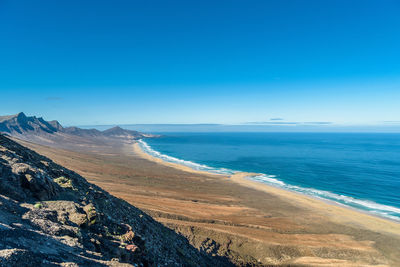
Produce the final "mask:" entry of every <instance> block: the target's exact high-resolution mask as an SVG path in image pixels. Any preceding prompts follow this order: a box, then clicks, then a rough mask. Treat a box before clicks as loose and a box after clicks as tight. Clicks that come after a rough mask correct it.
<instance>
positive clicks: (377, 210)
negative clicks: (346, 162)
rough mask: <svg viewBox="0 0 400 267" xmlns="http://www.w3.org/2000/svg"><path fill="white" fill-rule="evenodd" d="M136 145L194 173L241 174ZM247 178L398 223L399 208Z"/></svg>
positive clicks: (271, 177)
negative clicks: (194, 171)
mask: <svg viewBox="0 0 400 267" xmlns="http://www.w3.org/2000/svg"><path fill="white" fill-rule="evenodd" d="M138 144H139V146H140V148H141V149H142V150H143V151H144V152H145V153H147V154H149V155H151V156H153V157H156V158H159V159H161V160H164V161H166V162H170V163H175V164H180V165H184V166H187V167H189V168H191V169H193V170H196V171H206V172H209V173H213V174H223V175H233V174H235V173H239V172H241V171H236V170H231V169H227V168H214V167H210V166H207V165H204V164H199V163H196V162H192V161H188V160H183V159H179V158H176V157H172V156H169V155H166V154H162V153H160V152H158V151H156V150H154V149H153V148H152V147H151V146H150V145H149V144H147V143H146V142H145V141H143V140H142V139H141V140H138ZM247 178H248V179H251V180H253V181H256V182H259V183H263V184H267V185H270V186H274V187H278V188H281V189H285V190H289V191H293V192H297V193H301V194H303V195H307V196H311V197H314V198H318V199H321V200H328V201H333V202H335V203H336V204H339V205H343V206H346V207H351V208H356V209H359V210H361V211H364V212H365V211H367V212H370V213H371V214H374V215H377V216H380V217H384V218H387V219H391V220H394V221H398V222H400V208H396V207H392V206H388V205H383V204H379V203H376V202H373V201H370V200H362V199H357V198H353V197H350V196H346V195H341V194H336V193H333V192H330V191H325V190H318V189H314V188H307V187H301V186H297V185H291V184H287V183H285V182H284V181H281V180H279V179H277V177H276V176H275V175H268V174H263V173H260V174H257V175H251V176H250V175H249V176H248V177H247Z"/></svg>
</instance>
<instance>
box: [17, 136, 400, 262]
mask: <svg viewBox="0 0 400 267" xmlns="http://www.w3.org/2000/svg"><path fill="white" fill-rule="evenodd" d="M20 142H21V143H23V144H24V145H26V146H28V147H29V148H31V149H34V150H35V151H37V152H39V153H41V154H43V155H45V156H47V157H49V158H51V159H52V160H54V161H55V162H57V163H59V164H61V165H63V166H65V167H67V168H70V169H72V170H74V171H76V172H78V173H79V174H81V175H82V176H84V177H86V178H87V179H88V180H89V181H90V182H92V183H95V184H96V185H98V186H100V187H102V188H103V189H105V190H107V191H108V192H110V193H111V194H113V195H115V196H117V197H119V198H122V199H124V200H126V201H128V202H129V203H131V204H133V205H135V206H136V207H138V208H140V209H142V210H144V211H145V212H146V213H148V214H149V215H151V216H152V217H153V218H155V219H156V220H157V221H159V222H160V223H162V224H164V225H165V226H167V227H169V228H171V229H173V230H175V231H176V232H178V233H180V234H182V235H183V236H185V237H186V238H187V239H188V240H189V242H190V243H191V244H192V245H193V246H195V247H197V248H199V249H203V250H204V251H207V252H208V253H211V254H214V255H221V256H224V257H228V258H229V259H230V260H231V261H232V262H234V263H235V264H236V265H239V266H240V265H246V264H250V265H253V266H265V265H269V266H288V265H290V266H399V265H400V253H399V247H400V225H399V224H398V223H395V222H392V221H388V220H385V219H382V218H379V217H374V216H371V215H369V214H365V213H362V212H358V211H356V210H352V209H348V208H345V207H342V206H339V205H333V204H331V203H327V202H324V201H321V200H317V199H314V198H311V197H307V196H304V195H300V194H298V193H293V192H289V191H286V190H283V189H279V188H274V187H271V186H267V185H263V184H260V183H258V182H254V181H251V180H249V179H247V178H246V177H247V176H248V175H249V174H246V173H238V174H236V175H233V176H231V177H228V176H223V175H214V174H210V173H206V172H201V171H194V170H192V169H190V168H188V167H185V166H181V165H178V164H173V163H169V162H164V161H162V160H161V159H158V158H154V157H152V156H150V155H148V154H146V153H144V152H143V151H142V150H141V149H140V147H139V146H138V145H137V144H132V143H113V144H90V146H89V145H88V146H82V145H79V146H78V145H71V144H69V145H68V144H65V145H64V147H57V148H56V147H49V146H42V145H37V144H32V143H27V142H23V141H20Z"/></svg>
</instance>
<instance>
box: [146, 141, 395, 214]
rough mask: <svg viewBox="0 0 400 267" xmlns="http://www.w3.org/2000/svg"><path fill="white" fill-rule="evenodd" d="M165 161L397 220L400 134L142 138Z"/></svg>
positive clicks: (149, 150)
mask: <svg viewBox="0 0 400 267" xmlns="http://www.w3.org/2000/svg"><path fill="white" fill-rule="evenodd" d="M140 146H141V147H142V149H143V150H144V151H145V152H147V153H149V154H151V155H153V156H155V157H158V158H161V159H163V160H165V161H169V162H173V163H178V164H182V165H185V166H188V167H190V168H192V169H195V170H201V171H208V172H212V173H218V174H227V175H229V174H233V173H235V172H237V171H244V172H254V173H260V175H256V176H253V177H250V179H252V180H255V181H258V182H261V183H265V184H268V185H272V186H276V187H279V188H283V189H287V190H290V191H295V192H298V193H302V194H305V195H310V196H313V197H316V198H321V199H325V200H330V201H334V202H336V203H339V204H342V205H346V206H350V207H353V208H357V209H360V210H363V211H368V212H370V213H373V214H376V215H379V216H382V217H386V218H389V219H392V220H396V221H400V194H399V192H400V135H398V134H366V133H167V134H165V135H163V137H161V138H155V139H146V140H142V141H140Z"/></svg>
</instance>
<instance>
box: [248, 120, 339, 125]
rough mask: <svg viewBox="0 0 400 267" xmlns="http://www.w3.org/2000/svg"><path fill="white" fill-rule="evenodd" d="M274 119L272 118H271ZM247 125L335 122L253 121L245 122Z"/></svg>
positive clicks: (328, 122) (323, 122)
mask: <svg viewBox="0 0 400 267" xmlns="http://www.w3.org/2000/svg"><path fill="white" fill-rule="evenodd" d="M271 120H272V119H271ZM244 124H247V125H251V124H254V125H328V124H333V122H330V121H305V122H303V121H280V120H279V121H253V122H245V123H244Z"/></svg>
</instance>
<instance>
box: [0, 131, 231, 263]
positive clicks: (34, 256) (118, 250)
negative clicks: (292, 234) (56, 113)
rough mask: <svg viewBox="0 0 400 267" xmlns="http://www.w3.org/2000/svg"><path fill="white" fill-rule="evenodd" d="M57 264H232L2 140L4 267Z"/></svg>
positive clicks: (0, 238) (0, 257)
mask: <svg viewBox="0 0 400 267" xmlns="http://www.w3.org/2000/svg"><path fill="white" fill-rule="evenodd" d="M54 265H64V266H117V265H121V266H125V265H126V266H132V265H133V266H225V265H230V264H229V263H228V262H227V261H225V260H220V259H215V258H212V257H210V256H208V255H206V254H205V253H202V252H199V251H198V250H196V249H195V248H193V247H192V246H190V245H189V243H188V241H187V240H186V239H185V238H183V237H182V236H180V235H178V234H176V233H175V232H173V231H172V230H170V229H168V228H166V227H164V226H162V225H161V224H159V223H157V222H156V221H154V220H153V219H152V218H151V217H149V216H148V215H146V214H145V213H143V212H142V211H141V210H139V209H137V208H135V207H133V206H131V205H129V204H128V203H126V202H125V201H122V200H120V199H117V198H115V197H113V196H111V195H110V194H108V193H107V192H105V191H103V190H102V189H100V188H99V187H97V186H95V185H92V184H89V183H88V182H87V181H86V180H85V179H84V178H82V177H81V176H79V175H78V174H76V173H74V172H72V171H70V170H68V169H65V168H63V167H61V166H59V165H57V164H55V163H53V162H52V161H51V160H49V159H47V158H45V157H43V156H40V155H38V154H37V153H35V152H33V151H31V150H29V149H27V148H25V147H23V146H21V145H19V144H17V143H15V142H13V141H11V140H10V139H8V138H6V137H4V136H2V135H0V266H54Z"/></svg>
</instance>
